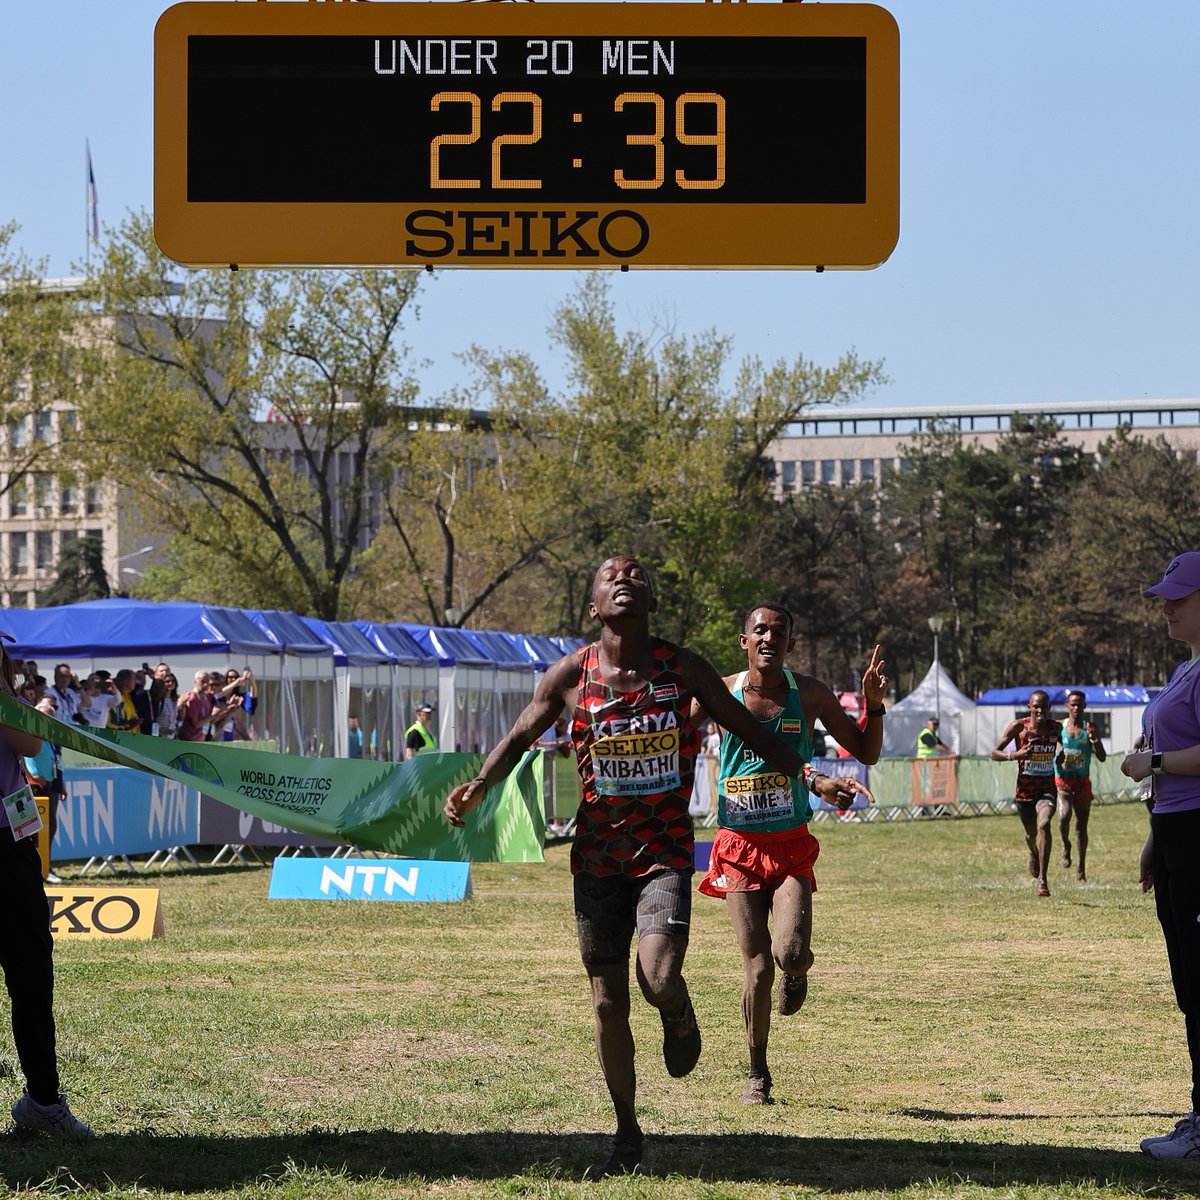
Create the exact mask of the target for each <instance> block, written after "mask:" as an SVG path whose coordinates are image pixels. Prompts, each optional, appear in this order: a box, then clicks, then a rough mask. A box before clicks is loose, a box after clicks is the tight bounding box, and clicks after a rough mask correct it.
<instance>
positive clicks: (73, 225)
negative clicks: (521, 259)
mask: <svg viewBox="0 0 1200 1200" xmlns="http://www.w3.org/2000/svg"><path fill="white" fill-rule="evenodd" d="M165 7H166V5H165V4H164V3H161V2H159V0H36V2H34V0H26V2H25V3H20V4H17V3H9V4H5V6H4V10H3V16H2V17H0V80H3V84H4V91H5V97H6V103H5V108H6V120H5V121H4V122H3V124H2V125H0V222H8V221H16V222H17V223H18V224H19V225H20V226H21V232H20V234H19V245H20V246H21V248H22V249H24V250H25V251H26V253H27V254H29V255H30V256H31V257H33V258H35V259H43V258H44V259H47V260H48V266H49V270H50V272H51V273H52V274H55V275H63V274H68V273H71V271H72V269H73V265H77V264H78V263H80V262H81V260H82V259H83V257H84V250H85V241H84V222H85V207H84V139H85V138H87V139H90V142H91V148H92V157H93V161H94V164H95V171H96V179H97V186H98V192H99V202H100V217H101V222H102V223H103V224H116V223H119V222H120V221H121V220H122V218H123V216H124V214H125V213H126V212H127V211H129V210H131V209H139V208H146V209H149V207H150V204H151V181H152V169H153V165H152V158H151V127H152V112H151V99H152V77H153V51H152V34H153V29H154V23H155V21H156V19H157V17H158V15H159V14H160V13H161V12H162V11H163V10H164V9H165ZM884 7H887V8H888V9H889V10H890V11H891V12H892V13H893V15H894V16H895V17H896V20H897V22H898V24H899V26H900V38H901V226H900V242H899V246H898V248H897V249H896V252H895V253H894V254H893V256H892V258H891V259H890V261H889V262H887V263H886V264H884V266H882V267H880V268H879V269H878V270H875V271H870V272H865V273H860V272H845V273H843V272H827V273H825V274H823V275H816V274H813V273H811V272H782V271H780V272H734V271H727V272H716V271H705V272H695V271H678V272H667V271H643V272H638V271H631V272H630V273H628V274H626V275H619V274H618V275H614V276H613V295H614V298H615V301H616V304H617V311H618V314H619V316H620V318H621V320H622V321H623V322H626V323H628V324H637V325H643V326H644V325H648V324H650V323H652V322H655V323H659V324H661V323H669V324H671V325H673V326H674V327H675V328H676V329H677V330H678V331H680V332H699V331H702V330H704V329H707V328H710V327H715V328H717V329H718V330H720V331H721V332H723V333H727V334H729V335H732V337H733V338H734V344H735V355H736V356H737V357H741V356H744V355H759V356H761V357H763V358H764V359H767V360H773V359H776V358H780V357H784V358H789V359H790V358H793V357H794V356H795V355H797V354H803V355H804V356H805V357H807V358H810V359H813V360H815V361H817V362H818V363H832V362H833V361H835V360H836V358H837V357H838V356H839V355H840V354H841V353H842V352H843V351H844V350H846V349H848V348H851V347H853V348H855V349H856V350H857V351H858V353H859V354H860V355H863V356H865V357H870V358H882V359H884V360H885V361H886V369H887V372H888V374H889V375H890V376H891V379H892V382H891V383H890V384H889V385H887V386H886V387H883V388H881V389H880V390H879V391H878V392H877V393H876V394H875V395H874V396H872V397H871V398H870V401H869V403H873V404H897V405H915V404H922V405H925V404H930V405H942V406H949V405H958V404H973V403H996V402H1005V403H1007V402H1012V403H1038V402H1046V401H1060V400H1083V401H1090V400H1102V399H1106V400H1122V399H1137V398H1142V397H1151V398H1159V397H1185V396H1200V378H1198V374H1200V334H1198V333H1197V325H1198V322H1197V304H1196V294H1197V288H1198V285H1200V270H1198V268H1200V243H1198V240H1197V224H1198V223H1200V154H1198V153H1197V132H1196V122H1197V117H1198V114H1200V71H1198V70H1197V68H1196V52H1197V48H1198V47H1200V3H1197V0H1143V3H1141V4H1133V3H1130V0H1122V2H1121V3H1116V2H1115V0H1086V2H1085V0H1049V2H1047V0H1039V2H1037V3H1034V2H1033V0H1005V2H992V3H985V2H982V0H965V2H959V3H948V2H947V0H892V2H891V3H887V4H885V5H884ZM573 279H574V277H573V275H572V273H571V272H561V271H554V272H551V271H545V272H538V271H527V272H526V271H522V272H498V271H493V272H480V271H467V270H462V271H443V272H439V273H438V274H437V275H436V277H435V278H434V280H433V281H432V282H431V283H430V285H429V286H428V288H427V289H426V291H425V294H424V298H423V300H422V302H421V318H420V320H419V321H418V322H416V323H415V324H413V325H412V326H411V327H410V328H409V330H408V332H407V340H408V341H409V343H410V344H411V345H412V347H413V349H414V353H415V354H416V355H417V356H419V357H423V358H426V359H429V360H430V363H429V366H428V367H426V368H423V369H422V370H421V371H420V373H419V374H420V377H421V378H422V380H423V383H424V386H425V389H426V396H427V398H429V399H433V398H436V396H437V395H438V394H439V393H441V392H442V391H444V390H445V389H447V388H449V387H451V386H453V385H455V384H457V383H460V382H463V381H464V375H463V371H462V368H461V366H460V365H459V364H458V362H457V360H456V358H455V354H456V352H457V351H460V350H462V349H463V348H465V347H466V346H467V345H469V344H470V343H472V342H474V343H479V344H481V345H484V346H487V347H490V348H494V349H500V348H507V349H525V350H529V351H531V352H533V353H534V354H536V355H539V356H543V357H544V361H545V362H546V363H547V365H548V366H549V367H550V368H551V375H552V377H554V364H553V360H552V359H551V358H550V357H549V355H548V351H547V339H546V336H545V329H546V326H547V324H548V322H549V317H550V313H551V311H552V310H553V308H554V306H555V304H556V303H557V302H558V301H559V300H560V299H561V298H562V297H564V296H565V295H567V294H568V293H569V292H570V290H571V289H572V287H573Z"/></svg>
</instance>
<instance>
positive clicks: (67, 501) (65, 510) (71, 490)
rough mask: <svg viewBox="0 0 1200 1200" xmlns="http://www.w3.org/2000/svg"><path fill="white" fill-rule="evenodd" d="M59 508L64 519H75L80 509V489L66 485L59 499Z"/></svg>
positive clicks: (73, 485)
mask: <svg viewBox="0 0 1200 1200" xmlns="http://www.w3.org/2000/svg"><path fill="white" fill-rule="evenodd" d="M58 508H59V511H60V512H61V513H62V515H63V516H64V517H73V516H74V515H75V512H76V510H77V509H78V508H79V489H78V488H77V487H76V486H75V484H73V483H64V484H63V485H62V493H61V494H60V496H59V499H58Z"/></svg>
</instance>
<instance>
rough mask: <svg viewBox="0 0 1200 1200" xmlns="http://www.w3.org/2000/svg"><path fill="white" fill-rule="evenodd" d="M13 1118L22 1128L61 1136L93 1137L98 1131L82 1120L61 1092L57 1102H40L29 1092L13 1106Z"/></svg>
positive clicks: (52, 1135)
mask: <svg viewBox="0 0 1200 1200" xmlns="http://www.w3.org/2000/svg"><path fill="white" fill-rule="evenodd" d="M12 1119H13V1120H14V1121H15V1122H16V1123H17V1124H18V1125H19V1126H20V1127H21V1128H22V1129H32V1130H35V1131H36V1132H39V1133H48V1134H49V1135H50V1136H51V1137H59V1138H92V1137H95V1136H96V1131H95V1130H94V1129H93V1128H92V1127H91V1126H90V1125H88V1124H87V1123H86V1122H84V1121H81V1120H80V1119H79V1118H78V1117H77V1116H76V1115H75V1114H74V1113H73V1112H72V1111H71V1109H70V1106H69V1105H68V1104H67V1098H66V1096H64V1095H62V1093H59V1097H58V1103H57V1104H39V1103H38V1102H37V1101H36V1100H35V1099H34V1098H33V1097H32V1096H31V1095H30V1094H29V1093H28V1092H25V1093H24V1095H22V1097H21V1098H20V1100H18V1101H17V1102H16V1104H14V1105H13V1106H12Z"/></svg>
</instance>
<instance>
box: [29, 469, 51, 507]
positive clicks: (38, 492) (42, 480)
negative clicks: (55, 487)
mask: <svg viewBox="0 0 1200 1200" xmlns="http://www.w3.org/2000/svg"><path fill="white" fill-rule="evenodd" d="M50 482H51V480H50V476H49V475H44V474H41V473H39V474H37V475H35V476H34V477H33V507H34V509H35V510H36V512H37V515H38V516H39V517H48V516H49V515H50Z"/></svg>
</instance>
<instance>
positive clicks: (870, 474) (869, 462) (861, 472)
mask: <svg viewBox="0 0 1200 1200" xmlns="http://www.w3.org/2000/svg"><path fill="white" fill-rule="evenodd" d="M858 477H859V479H861V480H863V481H867V480H871V479H874V478H875V460H874V459H873V458H860V459H859V460H858Z"/></svg>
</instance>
